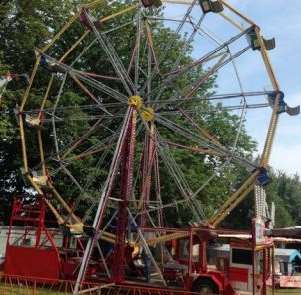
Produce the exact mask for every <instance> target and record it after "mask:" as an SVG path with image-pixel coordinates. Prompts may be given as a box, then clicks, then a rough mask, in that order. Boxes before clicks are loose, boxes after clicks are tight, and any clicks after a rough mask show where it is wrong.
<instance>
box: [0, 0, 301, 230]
mask: <svg viewBox="0 0 301 295" xmlns="http://www.w3.org/2000/svg"><path fill="white" fill-rule="evenodd" d="M79 2H80V1H75V0H73V1H72V0H65V1H61V0H54V1H46V0H32V1H17V0H12V1H7V2H4V3H3V4H0V19H1V22H0V48H1V52H0V74H5V73H7V72H8V71H10V72H13V73H29V72H30V71H31V69H32V66H33V63H34V60H35V54H34V49H35V48H42V47H43V46H45V45H46V44H47V43H48V42H49V40H51V38H52V37H53V35H54V34H55V32H57V31H58V30H59V29H60V28H61V27H62V25H63V24H64V23H65V22H66V21H67V19H69V18H70V16H72V15H73V14H74V11H76V7H77V5H78V4H79ZM118 9H119V7H118V4H115V5H111V6H104V7H103V9H102V13H103V15H109V14H111V13H113V12H114V11H118ZM132 17H133V16H132V15H131V14H130V13H129V14H127V15H126V16H123V17H121V18H120V22H121V23H122V22H124V21H125V19H124V18H128V19H129V20H130V19H131V18H132ZM114 25H116V23H115V24H114ZM112 28H113V27H112V24H110V23H108V24H105V25H104V29H107V30H109V29H112ZM80 32H82V28H81V26H80V25H79V24H78V25H77V26H74V27H73V28H72V29H71V30H70V31H69V32H68V34H64V36H63V38H62V39H61V41H60V42H58V43H57V44H56V45H55V46H54V47H53V49H51V51H50V55H52V56H54V57H59V56H62V54H63V53H64V52H66V50H68V49H69V48H70V46H71V45H72V44H73V43H74V42H75V41H76V40H77V38H78V36H79V34H80ZM133 32H134V30H133V27H128V26H125V27H123V28H121V29H120V30H118V31H116V34H115V35H114V38H112V42H113V45H114V47H115V49H116V51H117V52H118V53H119V55H120V57H121V59H122V60H123V62H124V63H125V64H128V63H129V62H130V60H129V59H130V56H131V48H132V44H134V41H135V39H134V38H135V35H134V33H133ZM90 41H92V39H91V40H90ZM170 43H172V44H173V46H172V48H170V49H169V50H168V59H167V58H166V57H167V55H166V48H165V44H170ZM154 44H155V48H157V52H156V54H157V55H158V59H159V60H162V61H163V62H162V70H163V72H168V71H169V70H170V69H172V67H173V63H174V62H175V61H176V60H177V59H178V57H180V58H181V61H182V63H189V62H191V61H192V57H191V50H186V51H185V52H183V51H182V50H181V48H182V47H183V37H182V36H180V35H177V34H175V33H174V32H172V31H171V30H170V29H168V28H165V27H164V26H163V25H162V24H159V25H158V27H157V29H156V34H155V35H154ZM81 50H82V49H80V48H79V49H77V50H75V52H74V56H76V54H79V53H80V51H81ZM71 60H72V58H71V57H70V59H69V58H67V60H66V63H67V64H68V63H69V62H70V61H71ZM146 63H147V60H146V59H145V60H142V61H141V64H142V67H143V64H144V65H146ZM77 67H78V68H80V69H82V70H85V71H89V72H98V73H105V74H107V75H110V74H113V69H112V66H111V65H110V63H109V61H108V59H107V57H106V56H105V55H104V54H99V48H97V47H96V46H94V47H92V48H91V50H90V51H89V54H88V55H84V56H83V57H82V58H81V59H80V60H79V62H78V64H77ZM43 71H44V72H43ZM201 73H202V68H201V67H200V68H196V70H195V71H192V72H190V73H189V74H187V75H183V76H182V77H181V78H180V79H178V80H177V82H176V84H175V85H173V87H169V88H168V87H167V89H166V91H165V92H164V93H163V94H162V97H161V99H165V98H166V97H169V96H170V95H172V94H173V93H174V92H175V91H177V90H179V89H183V88H185V87H186V86H187V85H189V83H190V80H191V79H194V78H196V77H198V76H199V75H200V74H201ZM38 74H40V75H38V76H39V78H38V79H37V80H36V81H35V84H34V85H33V94H32V96H33V98H32V99H31V102H30V103H31V107H32V108H34V107H35V106H36V105H38V102H39V101H41V100H42V96H43V93H44V91H45V88H46V85H47V79H46V76H47V73H46V71H45V70H43V69H40V70H39V73H38ZM59 82H60V81H59V79H57V80H56V81H55V82H54V91H53V93H50V98H52V99H50V100H49V101H48V102H47V105H46V107H51V106H52V105H53V103H54V96H55V93H56V91H57V89H58V87H59ZM154 83H156V82H154ZM214 83H215V79H214V77H213V78H211V79H209V80H208V82H207V83H206V84H204V85H203V87H202V89H200V90H199V92H198V93H197V95H199V96H201V95H204V94H208V93H213V92H214V87H215V85H214ZM110 86H111V87H112V88H116V89H119V88H120V84H117V83H115V82H111V84H110ZM66 88H67V90H66V91H65V92H64V94H63V96H62V98H61V101H60V103H61V105H62V106H69V105H73V106H80V105H82V104H84V101H85V99H84V93H82V91H81V90H80V89H79V88H78V87H77V86H76V85H75V84H74V83H72V82H68V84H67V87H66ZM24 89H25V85H24V84H23V83H22V82H21V81H13V82H11V83H10V84H9V89H8V91H7V92H6V94H5V99H4V100H3V102H2V104H1V112H2V113H1V118H0V143H1V149H0V194H1V203H0V205H1V207H2V208H7V206H8V205H9V201H10V200H11V197H12V196H13V195H14V194H16V193H24V192H28V188H27V186H26V183H24V181H23V179H22V177H21V175H20V167H21V166H22V161H21V159H20V154H21V151H20V148H19V145H20V143H19V135H18V125H17V121H16V118H15V115H14V109H15V107H16V105H18V104H19V103H20V100H21V97H22V95H23V94H24ZM104 99H106V98H104ZM215 108H216V106H214V105H212V104H210V103H208V102H207V103H204V104H201V105H200V104H199V105H196V106H195V113H196V115H194V120H195V122H196V123H197V124H198V125H200V126H202V127H204V128H205V129H207V130H209V132H211V133H212V134H215V136H216V138H217V139H218V140H219V142H221V143H222V144H223V145H224V146H227V147H231V145H232V144H233V142H234V141H235V136H236V130H237V129H238V127H239V124H240V118H239V117H238V116H235V115H232V114H230V113H229V112H227V111H220V110H218V109H217V108H216V111H215V112H210V113H209V112H206V111H208V110H210V109H215ZM85 115H87V114H85V113H83V112H82V111H81V109H80V108H78V110H76V111H74V112H73V113H70V112H69V113H68V112H67V113H65V114H64V116H65V118H66V119H70V120H69V121H68V122H69V123H68V125H65V126H62V127H61V128H60V129H59V132H60V133H61V134H59V136H60V138H64V140H63V141H61V142H60V144H61V146H62V148H63V147H64V145H65V144H66V143H69V142H70V141H71V140H72V138H76V137H78V136H80V135H81V134H82V133H83V132H84V131H85V130H87V127H89V126H91V124H92V123H93V122H88V123H87V122H86V123H85V124H87V125H84V124H82V123H78V122H77V121H72V120H71V119H72V118H74V117H80V116H85ZM180 120H183V119H180ZM181 123H182V124H184V123H183V122H181ZM114 124H116V123H114ZM114 124H113V123H112V124H110V125H109V127H110V128H116V126H117V125H114ZM190 128H191V127H190ZM161 131H162V134H163V135H164V138H165V139H170V140H174V139H175V137H177V135H175V134H170V133H168V132H167V131H166V130H165V131H164V130H163V129H162V130H161ZM51 132H52V131H51V129H49V130H47V128H45V130H44V133H45V134H46V135H48V139H47V141H46V143H45V151H46V156H49V155H51V151H52V145H53V143H52V139H51V135H52V134H51ZM26 135H27V138H28V142H27V144H28V146H29V147H28V149H29V151H30V154H31V159H30V160H31V161H32V162H33V163H35V162H38V161H39V159H38V156H37V155H38V152H37V145H36V138H35V137H33V136H32V135H31V134H30V131H27V134H26ZM98 140H99V138H98V133H95V134H94V135H93V136H91V137H90V138H89V142H88V144H97V142H98ZM177 140H178V141H179V142H181V141H182V143H185V141H184V139H183V138H180V137H177ZM137 149H138V150H139V149H140V150H141V149H142V147H141V146H140V147H139V146H138V147H137ZM255 149H256V144H255V142H254V141H253V140H252V138H251V137H250V136H249V135H248V134H247V132H246V130H245V128H244V127H243V129H242V132H241V134H240V137H239V141H238V145H237V152H238V153H239V154H240V155H242V156H244V157H248V158H250V159H251V158H252V154H253V152H254V150H255ZM172 154H173V157H174V158H175V159H176V161H177V162H178V163H179V165H180V167H181V169H182V171H183V173H184V175H185V177H186V178H187V179H189V181H190V184H191V187H192V189H193V190H196V189H198V187H199V185H200V183H202V182H205V181H206V179H207V178H208V175H211V174H213V173H215V172H216V169H218V167H219V166H220V161H219V160H218V159H217V158H216V157H214V156H209V157H208V156H204V155H197V154H193V153H187V152H184V151H183V150H181V149H174V150H173V151H172ZM136 161H137V159H136ZM97 163H98V156H97V155H92V156H89V157H87V158H85V159H83V160H81V161H77V162H74V163H73V164H72V165H71V166H70V167H69V168H70V170H71V171H72V174H73V175H74V176H75V177H78V179H80V181H82V184H84V183H86V182H87V181H88V182H89V188H88V192H89V194H91V195H93V196H96V195H98V194H99V190H100V187H99V183H101V182H103V180H104V178H105V176H106V173H105V171H102V170H99V169H97ZM83 175H85V178H83ZM221 175H222V177H219V179H218V181H214V182H213V183H212V184H211V185H210V186H207V188H206V189H205V190H204V191H203V192H202V193H201V194H200V196H199V201H200V203H201V206H202V207H203V208H204V211H205V213H206V215H207V216H209V215H211V214H212V213H213V212H214V211H215V210H216V209H217V208H218V207H219V206H221V204H222V203H223V202H224V200H225V197H226V196H227V195H229V194H231V192H233V189H234V188H236V187H238V186H239V184H240V183H241V182H242V181H243V179H244V178H245V177H246V176H247V171H246V170H245V169H244V168H237V166H234V165H233V164H230V163H229V165H228V166H227V167H225V169H223V173H221ZM274 178H276V179H277V181H276V182H273V184H272V186H271V188H270V189H269V195H270V196H271V197H270V198H271V200H274V201H276V203H277V211H276V212H277V213H276V214H277V215H276V216H277V217H279V224H290V223H292V222H293V221H294V222H299V221H300V220H299V219H300V218H301V217H298V212H297V209H296V208H298V207H297V205H298V202H297V195H298V193H300V183H299V178H298V177H295V178H293V179H291V178H288V177H287V176H286V175H283V174H279V175H277V176H274ZM54 180H55V182H56V185H57V187H58V189H59V190H60V191H61V192H63V193H62V195H64V197H65V198H66V199H67V200H68V199H72V198H73V197H74V185H73V183H72V182H70V179H69V178H68V177H66V176H64V175H63V174H59V175H57V176H56V178H55V179H54ZM161 180H162V184H161V185H162V188H161V190H162V191H164V195H163V198H166V199H168V198H171V197H174V196H175V195H177V194H178V192H177V189H176V188H175V185H174V184H173V183H172V182H171V181H170V176H169V175H168V172H167V170H166V169H162V171H161ZM278 180H279V182H278ZM292 199H293V200H294V202H291V203H290V204H288V203H287V201H288V200H292ZM246 204H247V205H243V206H245V207H242V208H240V209H239V210H240V211H237V215H236V214H235V217H234V219H233V222H232V225H234V226H239V225H241V224H240V221H239V220H240V218H242V217H243V215H245V214H246V212H248V210H249V207H248V206H249V205H248V204H250V202H249V203H246ZM280 204H283V206H281V205H280ZM79 210H82V208H79ZM179 210H180V211H181V210H182V211H181V212H180V213H181V214H180V216H181V217H182V219H183V220H184V221H189V220H190V219H191V216H189V215H188V214H186V211H185V210H186V209H185V208H179ZM4 212H5V216H3V217H4V218H5V219H7V217H8V214H7V213H8V210H3V209H1V212H0V214H3V213H4ZM239 212H241V213H239ZM175 213H178V212H176V211H175V210H170V212H169V214H167V217H168V220H167V223H169V224H175V223H178V224H181V223H183V220H177V219H176V215H178V214H175ZM247 214H248V215H250V213H247ZM277 220H278V219H277Z"/></svg>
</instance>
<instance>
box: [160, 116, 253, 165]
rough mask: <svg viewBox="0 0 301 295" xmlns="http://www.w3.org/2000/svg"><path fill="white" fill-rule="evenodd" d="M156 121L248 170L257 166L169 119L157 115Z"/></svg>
mask: <svg viewBox="0 0 301 295" xmlns="http://www.w3.org/2000/svg"><path fill="white" fill-rule="evenodd" d="M156 121H157V122H158V123H160V124H161V125H162V126H164V127H166V128H168V129H169V130H171V131H173V132H175V133H176V134H179V135H181V136H183V138H186V139H188V140H190V141H192V142H195V143H197V144H199V145H200V146H201V147H205V148H209V149H213V150H215V151H217V153H220V154H221V155H223V156H224V157H225V158H231V159H233V160H235V161H236V162H238V163H240V164H241V165H242V166H244V167H246V168H248V169H252V170H253V169H255V168H256V167H257V166H256V165H255V164H253V163H252V162H251V161H249V160H248V159H245V158H243V157H241V156H240V155H237V154H236V153H234V152H232V151H230V150H229V149H227V148H226V147H223V146H219V145H216V144H215V143H213V142H211V141H209V140H208V138H206V137H203V136H201V134H199V133H195V132H192V131H190V130H188V129H187V128H185V127H184V126H180V125H178V124H176V123H174V122H173V121H171V120H168V119H167V118H164V117H162V116H160V117H159V116H158V115H156Z"/></svg>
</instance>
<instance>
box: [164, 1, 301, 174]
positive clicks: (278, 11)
mask: <svg viewBox="0 0 301 295" xmlns="http://www.w3.org/2000/svg"><path fill="white" fill-rule="evenodd" d="M228 2H229V3H230V4H232V5H234V6H235V7H236V8H237V9H238V10H239V11H241V12H242V13H243V14H245V15H246V16H248V17H249V18H250V19H252V20H253V21H254V22H255V23H256V24H257V25H259V26H260V27H261V31H262V34H263V35H264V37H266V38H271V37H275V39H276V49H274V50H272V51H270V57H271V61H272V65H273V67H274V70H275V73H276V76H277V78H278V80H279V83H280V87H281V90H282V91H283V92H284V93H285V101H286V102H287V103H288V105H290V106H296V105H299V104H301V75H300V73H299V71H300V69H301V49H300V47H301V0H289V1H287V0H228ZM170 8H171V9H168V11H169V12H168V13H170V15H179V14H180V13H181V12H183V7H182V8H181V5H174V4H172V6H170ZM207 26H209V27H210V29H212V30H213V31H214V29H216V30H217V31H221V29H222V28H223V27H222V26H220V27H218V24H216V23H214V22H212V23H210V22H209V24H207ZM195 42H197V40H196V41H195ZM200 44H201V42H200ZM200 46H204V45H200ZM196 51H197V50H196ZM257 54H258V53H257ZM253 58H254V59H253V60H251V59H245V60H241V61H240V62H238V64H237V67H238V68H239V71H240V74H241V75H242V76H243V79H244V80H245V81H243V83H244V84H245V85H244V86H245V88H247V90H248V89H249V88H250V90H251V89H252V90H264V88H265V86H266V85H267V84H266V83H267V82H266V80H265V79H266V78H265V77H264V75H263V72H264V71H263V66H262V64H260V62H261V60H259V59H260V58H259V57H258V56H257V58H256V53H254V57H253ZM257 60H258V61H259V62H257ZM219 76H220V77H219V78H218V80H217V83H218V85H219V88H220V90H221V93H225V92H231V89H230V88H229V85H233V81H232V80H230V75H227V74H226V72H225V73H221V74H220V75H219ZM232 76H233V75H232ZM227 77H228V78H227ZM231 79H233V78H231ZM258 85H260V87H261V88H259V89H258V87H257V86H258ZM267 87H268V86H267ZM223 90H224V91H223ZM227 90H230V91H227ZM268 122H269V113H267V111H266V110H265V111H260V110H259V111H251V112H248V115H247V129H248V131H249V134H250V135H252V136H253V138H255V139H256V141H257V142H258V145H259V150H261V149H262V146H263V144H264V138H265V133H266V130H267V127H268ZM300 124H301V115H299V116H296V117H290V116H288V115H287V114H286V113H283V114H281V116H280V121H279V125H278V129H277V133H276V138H275V142H274V146H273V151H272V155H271V161H270V164H272V166H273V167H274V169H276V170H283V171H285V172H287V173H288V174H291V175H292V174H295V173H296V172H297V173H298V174H300V175H301V155H300V153H301V136H300V133H301V127H300Z"/></svg>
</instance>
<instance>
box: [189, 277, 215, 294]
mask: <svg viewBox="0 0 301 295" xmlns="http://www.w3.org/2000/svg"><path fill="white" fill-rule="evenodd" d="M191 291H192V292H196V293H199V294H200V295H213V294H214V295H216V294H219V289H218V287H217V285H216V284H215V283H214V282H213V280H212V279H211V278H208V277H199V278H197V279H196V280H195V281H194V282H193V284H192V289H191Z"/></svg>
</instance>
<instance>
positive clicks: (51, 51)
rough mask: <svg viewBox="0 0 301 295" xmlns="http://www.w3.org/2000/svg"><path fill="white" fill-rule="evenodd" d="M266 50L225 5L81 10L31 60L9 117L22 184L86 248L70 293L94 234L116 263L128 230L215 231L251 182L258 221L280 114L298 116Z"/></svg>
mask: <svg viewBox="0 0 301 295" xmlns="http://www.w3.org/2000/svg"><path fill="white" fill-rule="evenodd" d="M171 3H172V4H171ZM183 4H185V5H183ZM70 40H73V42H74V43H73V44H72V45H71V47H68V48H65V47H66V46H67V45H66V44H70ZM68 42H69V43H68ZM274 47H275V40H274V39H265V38H263V37H262V36H261V33H260V29H259V27H258V26H257V25H255V24H254V23H253V22H252V21H251V20H249V19H248V18H247V17H245V16H243V15H242V14H241V13H239V12H238V11H237V10H235V9H234V8H233V7H232V6H231V5H229V4H228V3H226V2H225V1H211V0H200V1H196V0H193V1H190V2H189V3H187V2H186V1H167V2H164V3H161V1H160V0H142V1H141V2H140V1H139V2H137V1H112V2H110V3H107V4H106V5H103V4H102V1H94V2H92V3H90V4H86V5H82V6H81V7H79V9H78V11H77V12H76V13H75V14H74V15H73V16H72V17H71V19H70V20H69V21H68V22H67V23H66V25H65V26H64V27H63V28H62V30H61V31H60V32H59V33H58V34H57V35H55V37H54V38H53V40H52V41H51V42H49V44H47V45H46V46H45V47H44V48H42V49H41V50H37V51H36V63H35V66H34V70H33V74H32V76H31V79H30V81H29V82H30V83H29V87H28V89H27V91H26V93H25V95H24V98H23V101H22V104H21V105H20V107H19V110H18V118H19V124H20V134H21V141H22V153H23V163H24V175H25V176H26V177H27V179H28V181H29V183H30V184H31V185H32V187H33V188H34V189H35V191H36V192H37V194H39V195H42V196H43V197H44V200H45V202H46V204H47V205H48V207H49V209H50V210H51V212H52V213H53V214H54V216H55V217H56V219H57V221H58V224H59V225H61V226H63V227H66V228H68V229H69V230H70V232H71V233H72V234H75V235H82V234H84V235H86V236H87V237H88V242H87V246H86V250H85V254H84V257H83V260H82V261H83V262H82V264H81V268H80V271H79V277H78V282H81V281H82V280H83V278H84V276H85V271H86V268H87V263H88V261H89V257H90V255H91V252H92V250H93V247H94V246H95V242H96V240H97V239H96V238H95V236H97V235H98V236H99V235H100V233H101V235H102V236H103V238H104V239H106V240H108V241H114V243H115V247H116V249H117V248H118V249H117V250H118V251H120V252H122V251H123V250H122V249H123V246H124V243H125V240H126V239H129V237H128V230H127V229H128V227H131V226H133V227H134V228H135V230H136V232H137V231H138V232H139V231H141V230H140V228H144V227H153V228H163V227H164V226H166V225H171V223H173V225H174V224H177V225H178V226H181V225H185V224H186V225H187V224H194V225H195V224H203V225H206V224H210V225H212V226H217V225H218V224H220V222H221V221H222V220H223V219H224V218H225V217H226V216H227V215H228V214H229V213H230V212H231V211H232V210H233V208H235V207H236V206H237V205H238V204H239V203H240V202H241V201H242V200H243V199H244V197H245V196H246V195H247V194H248V193H250V192H251V191H252V190H253V189H254V186H255V185H256V187H257V188H256V192H257V195H258V196H259V197H258V198H260V200H261V201H260V202H259V203H260V206H259V207H260V208H257V211H260V210H261V211H260V212H261V213H260V214H261V215H264V214H265V212H264V210H263V209H262V206H264V203H265V196H264V192H263V187H264V185H265V184H266V183H267V182H268V175H267V170H266V168H267V165H268V161H269V157H270V152H271V147H272V143H273V138H274V135H275V130H276V126H277V121H278V116H279V114H280V113H281V112H287V113H289V114H290V115H294V114H297V113H298V112H299V109H298V108H290V107H289V106H288V105H287V104H286V103H285V102H284V95H283V93H282V92H281V90H280V88H279V85H278V82H277V80H276V78H275V75H274V72H273V69H272V67H271V64H270V61H269V57H268V54H267V51H268V50H271V49H273V48H274ZM62 48H65V52H62ZM252 60H254V63H256V62H258V63H261V65H262V68H261V69H262V70H261V71H260V72H256V73H254V75H255V76H256V77H254V79H255V80H256V78H257V77H259V76H260V77H264V78H263V79H262V80H261V82H263V84H262V85H260V86H259V85H258V83H257V81H256V83H250V76H248V75H247V74H246V69H245V67H246V61H249V62H250V61H251V62H252ZM241 72H242V73H243V74H241ZM230 78H231V79H230ZM252 79H253V78H252ZM225 80H226V81H227V83H222V82H221V84H224V85H222V86H221V85H219V82H220V81H225ZM35 83H40V84H41V83H42V84H43V83H44V85H45V87H44V92H43V93H40V91H39V92H38V91H36V89H35ZM267 83H268V86H267ZM259 109H260V110H267V111H266V112H265V113H266V114H267V116H271V118H270V123H269V125H267V128H266V131H264V130H263V132H264V133H265V137H266V140H265V145H264V147H263V151H262V155H261V158H260V160H259V162H258V161H257V162H254V161H253V158H252V151H251V149H250V150H248V149H245V148H244V146H243V145H242V143H241V142H242V141H244V140H246V134H245V132H244V131H245V126H246V124H248V123H247V118H248V116H249V117H251V116H252V111H254V110H256V111H257V110H259ZM270 114H271V115H270ZM225 118H227V119H225ZM219 124H220V125H219ZM263 129H264V128H263ZM225 133H226V135H225ZM251 135H252V134H251ZM28 142H31V143H33V144H31V145H30V146H35V148H34V149H32V148H29V145H28ZM242 171H243V172H242ZM231 175H232V178H231V177H229V176H231ZM241 175H245V179H241V178H240V179H239V180H237V179H236V177H241ZM216 187H221V189H220V190H219V191H218V195H215V194H216V193H217V190H213V189H212V188H216ZM227 196H230V197H229V198H228V197H227ZM209 199H210V201H211V204H214V206H211V207H210V208H209V206H207V205H206V204H207V203H208V201H209ZM213 207H215V208H213ZM179 212H181V213H179ZM183 212H184V213H183ZM177 216H179V217H177ZM170 220H172V222H170ZM109 226H111V227H113V228H114V229H113V230H112V231H110V232H109V231H106V230H107V229H108V227H109ZM153 238H154V237H152V239H153ZM138 239H139V240H140V241H142V242H141V243H142V244H143V245H144V246H145V247H147V237H146V235H145V234H144V233H142V232H141V234H139V235H138ZM158 239H161V240H163V239H164V237H163V236H162V235H159V237H158ZM117 250H116V251H117ZM115 271H116V272H117V270H115Z"/></svg>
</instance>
